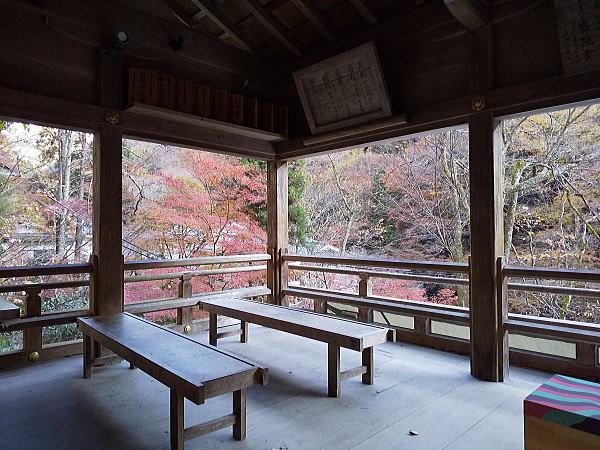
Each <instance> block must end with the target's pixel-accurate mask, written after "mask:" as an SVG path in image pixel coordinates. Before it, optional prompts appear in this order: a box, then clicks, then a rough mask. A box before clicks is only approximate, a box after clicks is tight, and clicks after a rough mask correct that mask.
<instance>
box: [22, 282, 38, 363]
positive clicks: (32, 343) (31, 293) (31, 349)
mask: <svg viewBox="0 0 600 450" xmlns="http://www.w3.org/2000/svg"><path fill="white" fill-rule="evenodd" d="M40 291H41V289H40V288H27V289H25V292H26V294H27V299H26V300H25V317H39V316H41V315H42V298H41V297H40ZM23 351H24V352H25V356H26V357H27V359H28V360H29V361H30V362H35V361H37V360H38V359H39V357H40V352H41V351H42V329H41V328H40V327H35V328H26V329H25V330H23Z"/></svg>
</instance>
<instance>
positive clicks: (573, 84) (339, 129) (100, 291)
mask: <svg viewBox="0 0 600 450" xmlns="http://www.w3.org/2000/svg"><path fill="white" fill-rule="evenodd" d="M0 5H1V8H0V11H2V13H1V14H0V29H1V30H2V31H1V33H0V42H1V48H2V50H1V51H0V64H1V69H0V119H2V120H10V121H23V122H28V123H34V124H40V125H45V126H56V127H62V128H68V129H74V130H80V131H87V132H91V133H94V183H93V260H92V261H91V262H90V264H77V265H70V266H47V267H6V268H0V276H2V277H3V278H12V277H24V276H32V275H47V274H67V273H89V275H90V279H89V281H88V283H89V284H90V287H91V289H90V291H91V303H90V310H86V311H75V312H73V311H71V312H60V313H57V314H44V315H41V313H40V311H39V309H38V310H37V312H36V308H35V306H32V307H31V309H30V308H28V311H26V313H25V315H24V316H23V317H20V318H18V319H12V321H9V322H5V326H6V327H7V328H5V329H10V330H18V329H23V330H25V340H24V349H23V350H22V351H19V352H15V353H13V354H8V355H2V356H0V367H3V368H9V367H15V366H19V365H23V364H29V362H28V361H29V360H30V359H31V358H29V357H30V355H31V354H32V352H37V353H38V355H39V357H40V359H41V360H48V359H54V358H57V357H59V356H65V355H68V354H77V353H81V352H82V345H81V342H76V343H67V344H64V345H60V346H53V347H51V348H43V347H42V344H41V328H42V327H45V326H51V325H55V324H63V323H69V322H74V321H76V319H77V317H78V316H82V315H89V314H90V313H92V314H93V315H106V314H113V313H117V312H121V311H123V309H124V305H123V285H124V282H126V281H127V280H126V279H125V278H124V270H132V269H139V270H143V269H145V268H151V267H152V268H161V267H177V266H178V263H173V262H172V261H171V262H169V261H163V262H160V261H152V262H148V261H146V262H144V261H140V262H134V263H126V264H125V265H123V259H122V258H123V257H122V243H121V235H122V217H121V215H122V211H121V205H122V202H121V199H122V178H121V177H122V140H123V139H124V138H134V139H139V140H146V141H151V142H160V143H165V144H171V145H178V146H182V147H186V148H195V149H200V150H208V151H212V152H219V153H225V154H229V155H236V156H244V157H252V158H257V159H260V160H264V161H267V162H268V202H267V203H268V228H269V230H268V255H254V256H252V257H249V256H246V257H244V256H242V257H237V258H235V257H233V258H230V259H226V258H225V259H222V260H218V258H217V259H215V260H214V261H208V263H211V262H221V261H222V262H234V263H246V262H259V261H266V263H267V280H268V283H267V288H268V291H265V290H263V291H260V292H258V291H252V292H250V293H249V294H248V295H262V294H264V293H265V292H269V293H270V296H271V297H270V298H271V300H272V302H273V303H276V304H283V305H285V304H286V299H287V298H288V297H289V296H299V297H302V296H304V297H307V298H313V299H314V300H315V304H316V305H321V306H322V304H323V302H326V301H335V302H336V303H346V304H351V305H353V306H355V307H356V308H358V318H359V319H362V320H366V321H369V320H372V318H373V315H372V314H373V312H374V311H388V312H390V313H397V314H402V315H407V316H411V317H413V318H414V326H413V328H412V329H410V330H407V329H399V330H398V340H399V341H404V342H410V343H413V344H418V345H423V346H427V347H431V348H435V349H439V350H444V351H450V352H454V353H459V354H465V355H470V370H471V374H472V375H473V376H474V377H476V378H478V379H481V380H488V381H504V380H506V379H507V376H508V362H509V359H510V362H511V364H514V365H518V366H523V367H529V368H535V369H539V370H545V371H550V372H560V373H564V374H567V375H572V376H577V377H581V378H587V379H590V380H593V379H596V380H598V379H600V367H599V361H598V358H599V356H598V355H599V351H598V350H599V349H598V344H600V328H599V327H598V325H597V324H596V325H594V324H583V323H581V324H578V323H571V322H567V321H557V320H550V319H542V318H535V317H524V316H516V315H512V314H508V313H507V300H506V293H507V290H508V289H509V287H510V283H509V280H510V278H511V277H528V278H529V277H531V278H539V279H557V280H584V281H589V282H600V274H599V273H598V272H597V271H575V270H560V269H533V268H530V269H526V268H517V267H513V266H508V265H506V264H505V263H504V261H503V259H502V257H501V256H502V248H503V245H502V239H503V237H502V236H503V223H502V216H503V198H502V161H501V156H502V155H501V151H500V150H499V149H498V148H497V143H498V136H497V133H498V126H497V125H498V121H499V120H501V119H503V118H507V117H511V116H516V115H523V114H526V113H531V112H534V111H542V110H549V109H557V108H563V107H566V105H579V104H586V103H592V102H597V101H598V99H599V98H600V49H599V48H598V47H599V45H600V35H599V34H598V26H599V22H598V14H599V9H600V4H599V3H598V1H597V0H577V1H576V0H565V1H563V0H554V1H553V0H535V1H533V0H400V1H398V0H350V1H343V0H247V1H237V0H214V1H213V0H102V1H92V0H60V1H59V0H1V3H0ZM371 43H373V44H371ZM363 44H369V45H370V46H371V47H369V48H374V50H375V54H376V55H377V59H378V61H377V64H378V67H377V69H380V73H381V74H382V77H383V80H384V83H385V84H384V86H383V91H384V92H386V93H387V94H386V95H387V98H389V102H388V105H387V107H388V111H384V113H382V114H381V115H374V116H373V117H369V118H367V119H366V120H358V121H350V122H343V121H340V122H339V123H337V124H333V125H332V126H320V125H322V124H319V123H318V120H316V119H315V118H314V113H315V111H314V110H313V111H312V113H313V114H312V115H313V117H312V118H311V114H307V109H309V108H307V105H313V107H314V100H311V99H307V98H301V95H299V91H298V89H297V87H299V86H300V87H301V86H302V81H301V80H300V81H299V79H300V75H302V74H305V73H306V70H307V69H310V68H317V69H318V68H319V63H321V62H322V61H327V60H329V58H334V57H339V55H342V57H343V56H344V55H349V54H350V55H351V53H344V52H352V51H353V49H356V48H359V47H360V46H362V45H363ZM338 64H339V61H338ZM131 69H137V70H142V72H144V71H146V72H152V73H160V74H168V75H169V76H174V77H175V78H177V79H182V80H193V81H194V82H195V83H202V84H203V85H208V86H210V87H211V88H212V89H213V92H214V91H217V90H221V91H225V90H226V91H228V92H230V93H236V94H241V95H244V96H245V97H246V98H247V97H256V98H258V99H259V101H264V102H266V103H267V104H270V105H271V108H275V109H274V110H271V113H270V114H271V116H270V121H271V125H270V126H267V127H266V128H265V127H262V128H263V129H262V130H258V129H256V128H258V127H256V126H247V123H245V122H244V119H240V122H238V123H237V124H235V123H231V120H228V119H229V117H228V116H227V117H224V118H225V120H213V119H211V120H205V119H204V118H201V117H200V116H198V117H196V118H194V117H192V116H193V114H191V111H185V110H184V111H175V110H174V109H176V108H173V110H170V109H169V108H161V107H158V106H156V103H155V105H154V106H153V105H150V106H148V105H144V104H141V103H150V102H144V101H143V100H142V101H140V100H139V99H138V98H134V99H133V101H132V97H131V96H132V87H131V86H132V84H131V83H133V81H132V80H133V79H134V76H133V75H131V73H132V72H131ZM153 71H155V72H153ZM132 77H133V78H132ZM295 79H296V83H295ZM146 82H147V83H150V81H148V80H147V79H146ZM184 89H185V88H184ZM142 90H143V88H142ZM190 92H191V91H190ZM313 93H314V92H313ZM304 94H306V93H304ZM142 97H143V92H142ZM303 100H304V101H303ZM321 100H323V99H321ZM325 100H326V99H325ZM325 100H323V101H325ZM311 102H313V103H311ZM384 103H385V102H384ZM273 105H279V106H285V107H287V109H277V106H273ZM319 107H320V106H318V105H317V109H318V108H319ZM324 107H325V106H324ZM326 107H328V108H334V107H335V104H334V105H333V106H332V105H331V104H327V105H326ZM334 109H335V108H334ZM383 109H385V108H383ZM257 111H258V114H259V115H260V114H262V112H261V111H259V110H257ZM274 111H275V112H274ZM277 111H279V112H280V113H281V114H284V115H283V116H279V118H278V116H277ZM321 112H322V111H321ZM307 116H308V119H307ZM259 119H260V118H259ZM261 120H262V119H261ZM273 121H276V122H278V125H277V126H275V125H273ZM324 123H328V122H327V121H326V120H325V122H324ZM348 124H350V125H348ZM454 127H468V131H469V148H470V150H469V151H470V159H469V164H470V184H471V186H477V189H473V190H472V191H471V197H470V206H471V210H472V211H477V214H472V216H471V230H472V235H471V259H470V263H469V264H461V263H456V264H447V265H445V266H444V265H440V264H437V265H436V264H433V263H432V264H426V263H422V262H416V261H390V260H369V259H360V260H359V259H357V260H353V259H351V258H334V257H322V258H319V257H308V256H300V255H293V254H290V253H289V252H288V221H287V212H288V205H287V202H288V200H287V197H288V195H287V189H288V185H287V181H288V168H287V164H288V161H290V160H293V159H297V158H303V157H308V156H313V155H318V154H323V153H326V152H333V151H339V150H344V149H350V148H355V147H357V146H361V145H367V144H370V143H375V142H380V141H386V140H390V139H393V138H395V139H398V138H403V137H411V136H416V135H419V134H425V133H428V132H432V131H434V130H440V129H450V128H454ZM188 263H189V262H188ZM203 263H206V261H205V262H202V261H200V262H197V264H196V265H201V264H203ZM298 263H307V264H326V265H328V267H330V266H336V265H338V266H344V265H345V266H352V267H353V269H339V270H340V272H339V273H350V272H351V273H352V274H354V275H356V276H358V277H360V279H361V284H360V286H361V290H360V292H359V293H357V295H355V296H343V295H339V294H335V293H333V294H332V293H327V292H316V291H315V290H312V291H310V290H303V289H302V288H298V287H290V286H288V282H287V279H288V271H289V270H290V269H289V266H290V265H298ZM183 265H184V264H183V263H179V266H180V267H181V266H183ZM116 267H123V270H115V268H116ZM373 268H375V269H377V268H396V269H405V270H425V271H427V270H429V271H434V272H435V271H445V272H453V273H459V274H460V273H463V274H468V286H469V288H470V308H469V309H460V308H452V307H442V306H440V307H432V306H431V305H422V306H419V305H414V304H412V303H410V302H404V303H402V302H400V303H394V304H391V303H390V302H385V301H383V300H381V299H379V300H378V299H376V298H374V296H373V295H372V293H371V292H370V284H369V277H370V276H372V275H373V274H369V270H372V269H373ZM343 270H346V272H343ZM352 271H353V272H352ZM186 280H189V278H185V275H182V276H181V286H182V287H181V290H180V293H181V296H180V297H181V298H188V299H189V297H190V296H191V295H192V293H191V292H190V291H189V283H188V284H187V285H186V284H185V282H186ZM186 286H187V287H186ZM9 287H10V286H9ZM12 287H13V288H14V289H16V290H23V291H26V292H27V296H28V305H29V304H31V305H35V301H36V299H39V292H40V289H46V288H48V286H44V285H39V286H29V287H28V288H27V289H25V288H24V287H23V286H21V287H20V288H19V287H18V286H17V287H15V286H12ZM7 289H8V288H7ZM549 289H550V292H552V291H551V289H552V288H549ZM3 292H7V290H4V291H3ZM596 292H597V291H596ZM150 303H151V302H150ZM193 305H194V303H190V302H189V301H188V302H187V303H186V302H183V301H180V302H179V303H177V302H173V301H172V300H169V301H168V302H162V303H161V302H158V303H157V301H154V303H152V304H145V305H141V306H139V305H138V307H137V309H135V307H130V309H129V311H131V312H146V311H153V310H157V309H169V308H173V307H177V308H179V309H178V311H179V315H178V321H179V322H178V323H179V324H180V325H182V326H185V325H189V324H190V323H189V320H190V317H191V314H190V311H191V308H192V307H193ZM432 321H438V322H447V323H451V324H458V325H461V326H468V327H469V330H470V331H469V332H470V339H459V338H456V337H448V336H441V335H439V334H436V333H432V331H431V323H432ZM511 333H515V334H520V335H524V336H533V337H536V338H543V339H550V340H558V341H562V342H568V343H569V344H572V345H573V346H574V349H575V350H574V355H573V357H571V358H564V357H556V356H553V355H543V354H539V353H535V352H530V351H519V350H517V349H514V348H509V344H508V336H509V334H511ZM0 377H1V374H0ZM0 403H1V400H0Z"/></svg>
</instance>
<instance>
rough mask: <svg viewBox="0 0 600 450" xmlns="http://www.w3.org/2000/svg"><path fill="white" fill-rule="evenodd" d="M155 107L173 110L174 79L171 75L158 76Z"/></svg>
mask: <svg viewBox="0 0 600 450" xmlns="http://www.w3.org/2000/svg"><path fill="white" fill-rule="evenodd" d="M156 106H160V107H161V108H167V109H175V77H174V76H172V75H159V76H158V95H157V101H156Z"/></svg>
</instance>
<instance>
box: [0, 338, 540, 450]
mask: <svg viewBox="0 0 600 450" xmlns="http://www.w3.org/2000/svg"><path fill="white" fill-rule="evenodd" d="M195 337H196V338H197V339H198V340H200V341H201V342H207V340H208V338H207V335H206V334H205V333H200V334H198V335H196V336H195ZM219 346H220V347H222V348H224V349H226V350H229V351H232V352H234V353H238V354H239V355H241V356H244V357H246V358H248V359H251V360H254V361H255V362H257V363H260V364H261V365H264V366H265V367H268V368H269V379H270V382H269V384H268V385H267V386H254V387H253V388H251V389H249V391H248V437H247V439H246V440H245V441H243V442H239V441H234V440H233V438H232V436H231V428H227V429H223V430H220V431H217V432H215V433H211V434H208V435H205V436H201V437H198V438H196V439H193V440H190V441H187V442H186V448H188V449H191V448H202V449H205V448H235V449H241V448H256V449H283V448H289V449H299V448H306V449H334V448H359V449H369V450H374V449H385V448H394V449H398V448H410V449H418V448H427V449H429V448H432V449H437V448H452V449H468V448H473V449H488V448H497V449H512V448H522V447H523V439H522V434H523V418H522V402H523V399H524V398H525V397H526V396H527V394H528V393H529V392H531V391H532V390H533V389H535V388H536V387H537V386H538V385H539V384H541V383H542V382H543V381H544V380H545V379H546V378H548V377H549V376H550V375H549V374H545V373H541V372H534V371H529V370H524V369H518V368H511V377H510V380H509V381H507V382H505V383H489V382H483V381H479V380H477V379H475V378H472V377H471V376H470V375H469V360H468V358H466V357H463V356H458V355H453V354H449V353H443V352H438V351H433V350H429V349H424V348H421V347H417V346H413V345H408V344H402V343H388V344H384V345H380V346H378V347H377V349H376V351H375V367H376V371H375V384H374V385H373V386H367V385H364V384H362V383H361V382H360V377H357V378H352V379H349V380H346V381H344V382H342V396H341V397H340V398H339V399H333V398H328V397H327V376H326V373H327V368H326V354H327V347H326V345H325V344H322V343H320V342H315V341H312V340H308V339H304V338H300V337H296V336H292V335H288V334H285V333H282V332H278V331H274V330H270V329H266V328H262V327H257V326H251V327H250V342H249V343H248V344H240V343H239V342H237V340H236V338H235V337H230V338H226V339H222V340H220V341H219ZM359 360H360V355H359V354H358V353H356V352H353V351H350V350H343V351H342V370H344V369H345V368H350V367H354V366H356V365H358V364H359ZM81 366H82V362H81V357H80V356H73V357H70V358H63V359H61V360H55V361H49V362H45V363H40V364H36V365H31V366H27V367H25V368H20V369H14V370H7V371H0V448H2V449H18V448H23V449H25V448H26V449H34V448H44V449H53V448H56V449H66V448H86V449H87V448H145V449H146V448H168V447H169V435H168V429H169V406H168V390H167V388H165V387H164V386H163V385H162V384H160V383H158V382H157V381H155V380H154V379H152V378H151V377H149V376H147V375H146V374H144V373H143V372H141V371H140V370H135V371H132V370H129V369H128V364H127V363H125V362H122V363H118V364H113V365H111V366H106V367H101V368H96V369H94V372H93V378H92V379H91V380H84V379H82V378H81ZM185 411H186V425H188V426H189V425H193V424H196V423H199V422H203V421H206V420H210V419H213V418H216V417H219V416H221V415H224V414H228V413H230V411H231V394H229V395H224V396H221V397H217V398H213V399H210V400H208V401H207V403H206V404H204V405H202V406H197V405H194V404H192V403H191V402H187V401H186V410H185ZM409 430H415V431H417V432H418V433H419V435H417V436H410V435H409V433H408V432H409Z"/></svg>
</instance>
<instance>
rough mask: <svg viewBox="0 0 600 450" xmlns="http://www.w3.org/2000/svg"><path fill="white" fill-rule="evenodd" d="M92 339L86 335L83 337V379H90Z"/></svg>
mask: <svg viewBox="0 0 600 450" xmlns="http://www.w3.org/2000/svg"><path fill="white" fill-rule="evenodd" d="M92 347H93V343H92V338H91V337H90V336H88V335H86V334H84V335H83V378H92V360H93V356H92V351H93V348H92Z"/></svg>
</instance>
